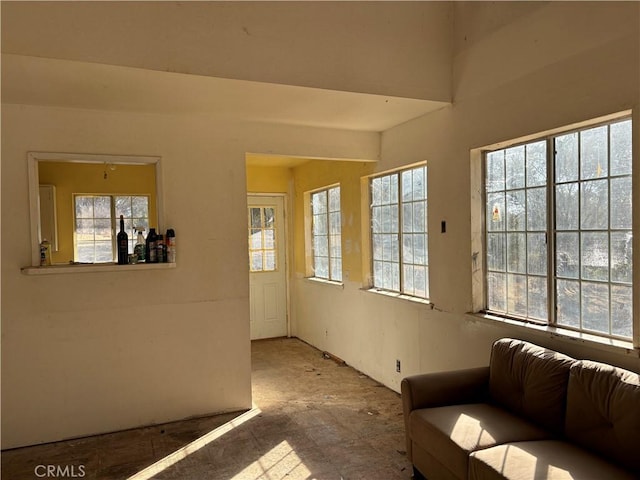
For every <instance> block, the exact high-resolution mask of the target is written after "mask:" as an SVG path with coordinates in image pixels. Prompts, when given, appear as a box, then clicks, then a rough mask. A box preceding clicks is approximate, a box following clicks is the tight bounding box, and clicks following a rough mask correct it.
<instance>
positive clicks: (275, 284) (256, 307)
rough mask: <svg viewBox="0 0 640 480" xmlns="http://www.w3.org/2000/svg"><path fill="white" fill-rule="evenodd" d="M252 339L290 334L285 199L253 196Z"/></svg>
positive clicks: (250, 213) (250, 199)
mask: <svg viewBox="0 0 640 480" xmlns="http://www.w3.org/2000/svg"><path fill="white" fill-rule="evenodd" d="M247 203H248V207H249V209H248V215H247V219H248V229H249V268H250V273H249V296H250V297H249V298H250V303H251V340H256V339H259V338H273V337H284V336H286V335H287V289H286V279H287V277H286V264H285V251H286V250H285V229H284V199H283V197H281V196H266V195H265V196H263V195H249V197H248V200H247Z"/></svg>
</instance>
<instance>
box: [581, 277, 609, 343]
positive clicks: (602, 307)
mask: <svg viewBox="0 0 640 480" xmlns="http://www.w3.org/2000/svg"><path fill="white" fill-rule="evenodd" d="M582 327H583V328H585V329H587V330H594V331H596V332H602V333H609V286H608V285H607V284H603V283H591V282H583V283H582Z"/></svg>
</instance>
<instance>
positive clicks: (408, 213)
mask: <svg viewBox="0 0 640 480" xmlns="http://www.w3.org/2000/svg"><path fill="white" fill-rule="evenodd" d="M402 231H403V232H413V204H411V203H406V204H404V205H403V206H402Z"/></svg>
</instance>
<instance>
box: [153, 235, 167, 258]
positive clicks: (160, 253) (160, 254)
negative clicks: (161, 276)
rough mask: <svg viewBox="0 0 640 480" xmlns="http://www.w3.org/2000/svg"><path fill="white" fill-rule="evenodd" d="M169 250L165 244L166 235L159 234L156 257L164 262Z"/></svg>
mask: <svg viewBox="0 0 640 480" xmlns="http://www.w3.org/2000/svg"><path fill="white" fill-rule="evenodd" d="M166 253H167V251H166V250H165V244H164V236H163V235H162V234H160V235H158V239H157V240H156V257H157V261H158V263H164V262H166V261H167V255H166Z"/></svg>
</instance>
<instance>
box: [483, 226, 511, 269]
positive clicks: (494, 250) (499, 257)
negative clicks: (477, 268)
mask: <svg viewBox="0 0 640 480" xmlns="http://www.w3.org/2000/svg"><path fill="white" fill-rule="evenodd" d="M505 242H506V235H505V234H504V233H490V234H489V235H488V236H487V268H488V269H489V270H493V271H496V270H497V271H499V272H504V271H505V270H506V256H507V251H506V248H505Z"/></svg>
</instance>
